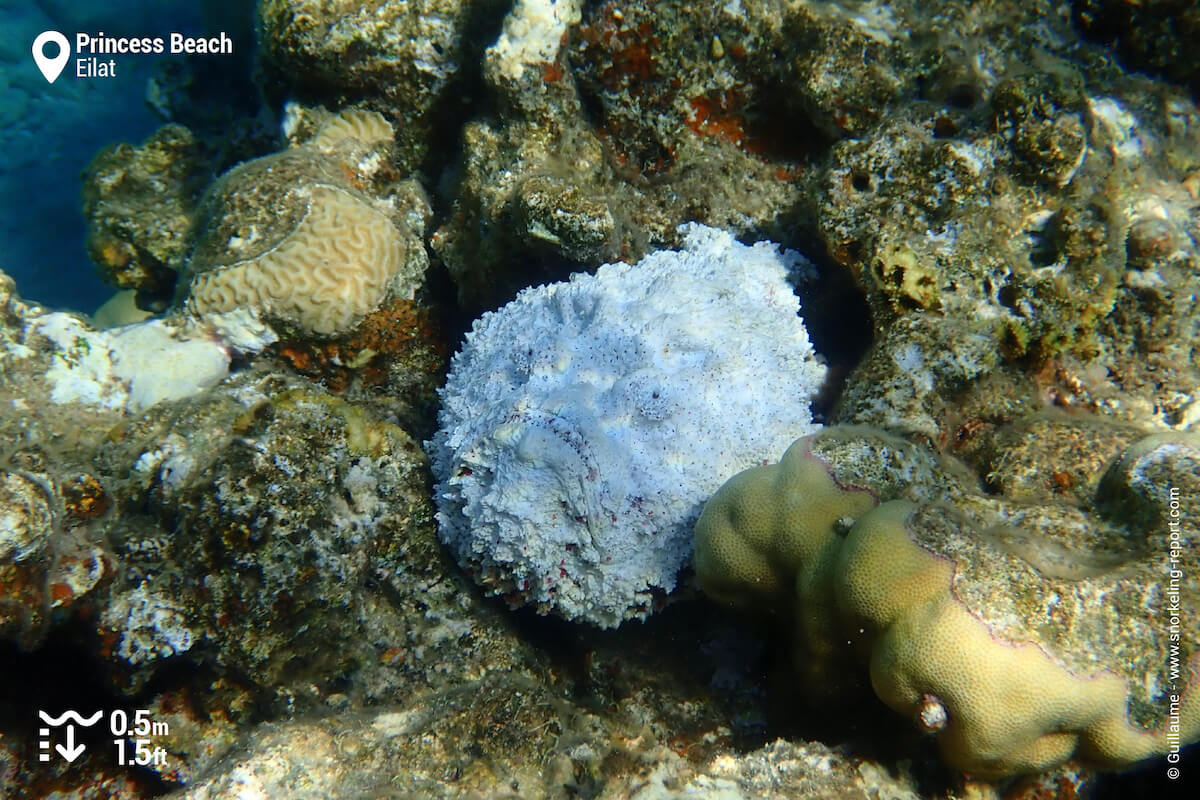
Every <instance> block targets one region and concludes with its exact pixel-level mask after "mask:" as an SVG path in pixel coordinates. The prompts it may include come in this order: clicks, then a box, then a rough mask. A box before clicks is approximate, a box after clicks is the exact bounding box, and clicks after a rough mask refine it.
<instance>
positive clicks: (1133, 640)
mask: <svg viewBox="0 0 1200 800" xmlns="http://www.w3.org/2000/svg"><path fill="white" fill-rule="evenodd" d="M1183 449H1187V450H1189V452H1188V453H1187V455H1186V457H1184V458H1179V457H1176V458H1175V459H1174V462H1173V463H1172V464H1168V465H1166V466H1164V467H1163V468H1161V469H1158V470H1154V469H1151V468H1150V467H1149V465H1148V464H1147V462H1156V463H1159V464H1162V463H1163V462H1164V461H1165V460H1167V459H1168V457H1169V456H1170V455H1173V454H1178V453H1179V452H1180V451H1181V450H1183ZM1164 450H1169V451H1170V452H1169V453H1164ZM1195 461H1196V448H1195V443H1194V437H1192V438H1185V437H1180V436H1178V435H1175V438H1174V440H1173V441H1168V442H1164V441H1163V437H1162V436H1161V435H1158V436H1154V437H1151V438H1150V439H1149V440H1148V442H1147V443H1136V444H1134V445H1132V446H1131V447H1130V448H1129V451H1128V452H1127V453H1126V454H1125V455H1124V456H1122V458H1120V459H1119V460H1118V461H1117V463H1116V464H1115V465H1114V467H1113V468H1112V470H1113V474H1112V475H1111V476H1110V479H1109V480H1110V482H1111V483H1113V484H1116V486H1115V487H1114V488H1113V489H1112V491H1121V490H1122V489H1123V491H1124V493H1125V494H1126V495H1129V494H1140V495H1141V496H1150V497H1153V496H1154V495H1155V494H1156V493H1161V491H1162V490H1165V489H1166V487H1167V486H1171V485H1174V481H1175V480H1177V477H1178V473H1181V472H1185V471H1186V470H1188V469H1190V468H1194V464H1195ZM961 477H964V476H960V475H957V474H956V473H955V472H954V471H953V470H952V469H951V465H949V464H939V463H937V461H936V460H935V458H934V457H933V456H932V455H931V454H929V453H928V451H927V450H925V449H923V448H920V447H917V446H916V445H912V444H908V443H907V442H903V441H901V440H898V439H894V438H893V437H890V436H887V435H885V434H882V433H879V432H876V431H872V430H871V429H866V428H858V427H831V428H826V429H825V430H823V431H821V432H819V433H817V434H815V435H813V436H811V437H808V438H805V439H801V440H799V441H797V442H796V443H795V444H793V445H792V446H791V447H790V448H789V449H788V451H787V453H785V454H784V456H783V459H782V460H781V461H780V462H779V463H778V464H773V465H770V466H760V467H755V468H753V469H750V470H748V471H746V472H743V473H741V474H740V475H738V476H736V477H734V478H733V479H731V480H730V481H729V482H728V483H726V484H725V486H723V487H722V488H721V489H720V490H719V491H718V492H717V493H716V494H715V495H714V496H713V498H712V499H711V500H710V501H709V502H708V504H707V505H706V506H705V508H704V512H703V513H702V515H701V517H700V520H699V522H698V523H697V525H696V572H697V575H698V577H699V579H700V582H701V584H702V586H703V588H704V589H705V590H706V591H707V592H708V593H709V594H710V595H712V596H713V597H714V598H716V599H718V600H720V601H722V602H724V603H726V604H729V605H733V606H742V607H750V608H757V609H760V610H762V609H775V610H779V611H781V612H783V613H784V614H786V615H788V616H789V617H790V618H791V619H792V620H793V623H794V630H795V632H796V636H797V658H798V660H799V663H800V664H801V665H802V669H803V670H804V671H805V672H807V673H808V674H809V677H810V678H812V677H814V676H815V677H818V678H823V679H821V680H817V681H815V682H814V683H813V684H812V685H814V686H815V687H818V688H816V690H815V692H814V693H817V692H828V691H829V690H830V689H831V688H834V687H835V686H836V685H837V684H836V682H833V681H830V680H827V678H830V677H835V676H837V675H838V674H839V672H840V671H842V670H844V669H848V668H849V667H848V666H847V665H849V664H852V663H853V661H855V660H858V661H860V662H862V663H865V664H866V665H868V667H869V675H870V685H871V686H872V687H873V689H874V691H875V693H876V694H877V695H878V696H879V698H880V699H881V700H882V701H883V702H884V703H885V704H887V705H888V706H890V707H891V708H892V709H893V710H895V711H897V712H899V713H901V714H904V715H907V716H909V717H910V718H912V719H913V721H914V723H915V724H916V725H917V726H918V728H919V729H920V730H922V731H923V732H925V733H928V734H930V735H932V736H935V737H936V738H937V742H938V745H939V747H940V750H941V752H942V755H943V757H944V758H945V760H946V761H947V762H948V763H949V764H951V765H953V766H954V767H956V768H958V769H962V770H964V771H967V772H969V773H971V774H972V775H975V776H979V777H984V778H988V777H991V778H998V777H1005V776H1010V775H1014V774H1022V773H1035V772H1040V771H1043V770H1046V769H1048V768H1051V767H1055V766H1057V765H1060V764H1062V763H1064V762H1065V761H1066V760H1067V759H1070V758H1078V759H1080V760H1082V761H1084V762H1088V763H1091V764H1094V765H1096V766H1098V767H1102V768H1110V769H1111V768H1121V767H1125V766H1128V765H1130V764H1132V763H1135V762H1138V761H1141V760H1143V759H1147V758H1152V757H1156V756H1158V757H1161V756H1163V755H1165V754H1167V753H1168V752H1177V751H1178V748H1179V747H1180V746H1181V745H1183V744H1187V743H1190V742H1194V741H1197V740H1198V739H1200V687H1198V685H1197V684H1198V681H1200V625H1197V622H1196V620H1194V619H1191V620H1189V619H1186V618H1184V616H1185V615H1181V614H1179V613H1178V611H1177V610H1174V611H1173V609H1178V608H1179V607H1180V606H1181V605H1183V606H1187V607H1190V606H1191V605H1192V604H1194V603H1195V602H1196V600H1197V598H1200V580H1198V579H1197V577H1196V576H1197V575H1198V574H1200V559H1198V558H1197V554H1196V553H1197V550H1196V542H1195V541H1193V539H1194V534H1192V533H1191V532H1189V531H1186V530H1181V529H1180V526H1179V525H1178V524H1176V525H1175V526H1174V527H1172V526H1171V525H1170V524H1169V522H1170V520H1171V519H1172V516H1171V515H1172V509H1174V513H1175V515H1176V518H1177V517H1178V513H1179V509H1180V507H1181V506H1182V507H1184V508H1185V509H1191V508H1195V507H1196V506H1195V504H1196V503H1197V502H1198V501H1200V497H1198V496H1197V493H1196V492H1195V482H1194V481H1192V482H1191V484H1190V487H1188V488H1189V490H1188V491H1184V492H1178V491H1177V493H1176V494H1175V495H1174V496H1173V497H1172V499H1171V500H1169V501H1166V502H1165V503H1162V502H1160V506H1162V508H1161V511H1162V512H1163V513H1161V514H1160V515H1158V517H1157V518H1154V517H1145V516H1142V517H1139V518H1138V520H1139V522H1140V524H1139V522H1135V523H1132V524H1129V525H1127V526H1120V525H1117V524H1114V523H1113V522H1111V521H1109V520H1108V519H1106V518H1105V517H1104V516H1102V515H1100V514H1099V513H1096V512H1094V511H1088V510H1085V509H1081V508H1079V507H1076V506H1066V505H1061V504H1045V505H1029V504H1027V503H1014V502H1011V501H1009V500H1007V499H1005V498H997V497H989V496H985V495H982V494H979V493H977V492H976V491H975V490H974V489H973V488H972V486H971V485H970V483H969V482H968V481H964V480H961ZM1146 483H1154V484H1157V486H1158V492H1156V491H1155V490H1151V489H1148V488H1147V487H1146V486H1145V484H1146Z"/></svg>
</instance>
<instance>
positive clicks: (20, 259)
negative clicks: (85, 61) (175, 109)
mask: <svg viewBox="0 0 1200 800" xmlns="http://www.w3.org/2000/svg"><path fill="white" fill-rule="evenodd" d="M252 6H253V0H240V2H237V1H235V2H216V1H215V0H213V1H212V2H209V3H208V4H205V3H180V2H171V1H170V0H140V1H132V0H111V1H108V2H106V1H105V0H91V2H80V1H79V0H39V2H32V1H31V0H24V1H20V0H18V1H17V2H13V1H12V0H0V31H2V32H3V33H2V35H0V209H3V212H4V213H3V214H0V269H3V270H4V271H5V272H8V273H9V274H10V275H12V276H13V277H14V278H15V279H16V281H17V289H18V291H19V292H20V294H21V295H22V297H24V298H26V299H30V300H36V301H38V302H40V303H43V304H46V305H49V306H53V307H64V308H72V309H76V310H80V311H87V312H90V311H92V310H93V309H95V307H96V306H98V305H99V304H100V303H102V302H103V301H104V300H105V299H106V298H107V297H108V296H109V295H110V294H111V293H112V292H113V291H114V290H113V289H112V288H111V287H108V286H106V285H105V284H103V283H102V282H101V281H100V280H99V278H98V277H97V276H96V270H95V267H94V266H93V265H92V263H91V261H90V260H89V259H88V256H87V253H86V251H85V250H84V233H85V231H84V223H83V214H82V201H81V196H80V192H81V181H80V175H81V173H82V171H83V170H84V168H85V167H86V166H87V164H88V162H89V161H91V159H92V157H93V156H94V155H95V154H96V152H97V151H98V150H100V149H101V148H102V147H104V146H105V145H108V144H111V143H113V142H120V141H124V142H133V143H137V142H141V141H142V140H144V139H145V138H146V137H147V136H148V135H149V134H150V133H151V132H153V131H154V129H155V128H157V127H158V126H159V125H161V124H163V120H162V119H160V118H159V117H157V116H156V115H155V114H154V113H153V112H152V111H151V110H150V109H149V108H148V107H147V106H146V104H145V101H144V97H145V94H146V82H147V79H148V78H150V77H151V76H152V75H153V73H154V70H155V67H156V64H158V62H160V61H161V60H163V59H164V58H178V57H172V56H170V55H163V56H156V55H113V56H103V57H102V58H103V59H104V60H107V59H108V58H113V59H115V60H116V62H117V74H116V76H115V77H113V78H108V79H105V78H77V77H75V74H74V63H73V61H72V62H69V63H68V65H67V67H66V69H64V71H63V73H62V75H61V76H60V77H59V78H58V80H56V81H55V83H54V84H53V85H50V84H48V83H47V82H46V80H45V79H44V78H43V77H42V75H41V73H40V72H38V70H37V69H36V67H35V66H34V63H33V57H32V50H31V48H32V45H33V40H34V38H35V37H36V36H37V35H38V34H39V33H41V32H42V31H44V30H57V31H60V32H62V33H63V34H65V35H66V36H67V38H68V39H69V40H71V42H72V44H74V40H75V33H76V32H86V33H90V34H92V35H96V34H98V33H99V32H101V31H103V32H104V33H105V34H106V35H108V36H138V37H141V36H152V37H153V36H161V37H163V38H164V39H167V38H168V37H169V34H170V33H171V32H173V31H178V32H180V33H183V34H185V35H216V33H217V32H219V31H220V30H222V28H223V27H224V26H225V25H227V24H228V21H229V14H230V13H231V11H232V12H235V13H238V14H239V15H241V16H246V15H247V9H249V8H250V7H252ZM225 29H228V28H225ZM234 41H235V48H242V47H244V48H246V50H247V51H248V50H249V48H251V47H252V44H253V43H252V41H250V36H249V35H248V34H247V33H246V32H245V30H244V29H243V30H241V31H239V35H237V36H236V37H235V40H234ZM52 50H53V48H50V51H52ZM191 57H192V58H200V57H201V56H191ZM219 57H221V56H210V58H219Z"/></svg>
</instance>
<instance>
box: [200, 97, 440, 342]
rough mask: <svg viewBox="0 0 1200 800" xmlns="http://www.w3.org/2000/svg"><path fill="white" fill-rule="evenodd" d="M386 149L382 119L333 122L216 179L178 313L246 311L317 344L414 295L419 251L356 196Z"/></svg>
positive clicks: (383, 204)
mask: <svg viewBox="0 0 1200 800" xmlns="http://www.w3.org/2000/svg"><path fill="white" fill-rule="evenodd" d="M390 139H391V127H390V126H389V125H388V123H387V121H386V120H385V119H384V118H383V117H382V116H381V115H379V114H377V113H374V112H364V111H348V112H343V113H342V114H339V115H336V116H334V117H332V118H331V119H330V120H328V121H327V122H326V123H325V124H324V125H322V126H321V127H320V128H319V129H318V130H317V131H316V133H315V135H314V136H313V138H312V140H311V141H309V142H308V143H306V144H305V145H302V146H299V147H294V148H292V149H290V150H287V151H284V152H282V153H276V154H274V155H270V156H265V157H263V158H259V159H255V160H254V161H251V162H248V163H246V164H242V165H240V166H238V167H236V168H235V169H233V170H231V171H230V172H229V173H227V174H226V175H225V176H223V177H222V178H221V179H220V181H218V182H217V184H216V185H215V186H214V187H213V189H212V190H211V191H210V192H209V195H208V197H207V198H206V200H205V203H204V208H203V211H202V215H203V218H202V223H201V229H202V233H201V235H200V237H199V239H198V241H197V243H196V246H195V249H194V250H193V253H192V257H191V260H190V262H189V265H188V269H187V272H186V276H185V281H184V284H183V287H184V289H183V291H184V295H185V301H186V305H187V307H188V309H189V310H191V311H193V312H195V313H199V314H203V313H207V312H222V311H230V310H233V309H234V308H240V307H245V308H252V309H255V310H256V311H258V312H259V314H260V315H261V316H262V317H264V318H265V319H267V320H268V321H270V322H272V323H273V324H275V325H277V326H279V327H281V328H282V329H284V330H286V331H287V332H289V333H293V334H299V335H302V336H304V335H308V336H318V337H319V336H332V335H337V334H340V333H344V332H346V331H347V330H349V329H351V328H352V327H353V326H354V325H356V324H357V323H358V322H359V321H361V320H362V318H363V317H364V316H366V315H367V314H369V313H370V312H371V311H374V310H375V309H376V308H378V307H379V305H380V304H381V303H382V302H383V301H384V300H385V299H387V298H388V297H390V296H406V297H412V295H413V292H414V291H415V289H416V287H417V285H418V284H419V282H420V280H421V277H422V274H423V271H424V266H425V263H426V262H425V258H424V254H423V252H422V250H421V247H420V243H419V241H418V240H417V239H416V237H415V236H413V235H412V234H411V233H410V232H408V231H405V230H402V229H401V228H400V227H398V226H397V224H396V222H395V220H394V219H393V217H392V215H391V214H390V213H389V212H390V211H391V210H392V209H391V206H390V204H389V203H388V202H387V201H381V200H377V199H375V198H373V197H371V196H370V195H368V194H367V193H365V192H364V191H363V190H362V189H361V188H360V184H362V183H363V180H362V179H361V177H362V176H361V174H362V173H364V172H368V173H369V172H370V171H372V170H375V169H378V167H379V165H380V164H381V163H384V160H385V156H384V155H381V153H384V154H385V153H386V146H387V143H388V142H389V141H390ZM367 177H369V175H368V176H367Z"/></svg>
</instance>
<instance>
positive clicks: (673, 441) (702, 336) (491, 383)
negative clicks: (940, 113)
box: [429, 225, 825, 627]
mask: <svg viewBox="0 0 1200 800" xmlns="http://www.w3.org/2000/svg"><path fill="white" fill-rule="evenodd" d="M799 263H800V262H799V260H798V257H797V256H795V255H794V254H790V253H786V252H785V253H780V252H779V251H778V249H777V248H776V247H775V246H774V245H772V244H770V243H759V244H757V245H754V246H753V247H746V246H744V245H741V244H738V243H737V242H735V241H734V239H733V237H732V236H731V235H729V234H727V233H723V232H720V231H716V230H713V229H711V228H706V227H703V226H699V225H696V226H689V227H688V229H687V230H686V231H685V249H684V250H682V251H678V252H676V251H662V252H659V253H655V254H652V255H651V256H648V257H647V258H645V259H644V260H643V261H641V262H640V263H638V264H636V265H632V266H631V265H627V264H611V265H608V266H605V267H602V268H601V269H600V270H599V271H598V272H597V274H596V275H595V276H584V275H577V276H575V277H574V278H573V279H572V280H571V281H570V282H568V283H559V284H552V285H548V286H542V287H539V288H536V289H529V290H526V291H525V292H523V293H522V294H521V295H519V296H518V298H517V299H516V300H514V301H513V302H512V303H510V304H509V305H507V306H505V307H504V308H503V309H501V310H500V311H498V312H495V313H489V314H485V315H484V316H483V317H482V318H481V319H480V320H479V321H478V322H477V323H476V324H475V327H474V330H473V331H472V332H471V333H470V334H469V335H468V337H467V340H466V343H465V344H464V345H463V349H462V351H461V352H460V353H459V354H458V355H457V356H456V357H455V358H454V360H453V364H452V366H451V371H450V377H449V379H448V380H447V383H446V386H445V388H444V390H443V392H442V400H443V404H444V405H443V410H442V413H441V416H440V424H441V429H440V431H439V432H438V434H437V435H436V436H435V437H434V439H433V440H432V441H431V442H430V443H429V448H430V452H431V453H432V456H433V466H434V472H435V474H436V476H437V478H438V481H439V483H438V486H437V490H436V491H437V495H436V496H437V503H438V508H439V513H438V523H439V529H440V531H441V537H442V540H443V541H444V542H445V543H446V545H447V546H448V547H449V548H450V550H451V551H453V553H454V555H455V556H456V557H457V558H458V560H459V562H460V563H461V564H463V565H464V566H465V567H466V568H468V569H469V570H471V571H472V572H473V573H474V575H475V577H476V579H477V580H478V581H480V582H481V583H482V584H483V585H484V586H487V587H488V588H489V589H490V590H491V591H493V592H496V593H502V594H505V595H506V596H507V597H509V598H510V599H512V600H519V601H523V602H527V603H534V604H536V605H537V606H538V608H539V609H540V610H543V611H553V612H555V613H557V614H559V615H561V616H563V617H565V618H567V619H583V620H587V621H589V622H592V623H595V624H597V625H601V626H605V627H609V626H615V625H617V624H619V623H620V622H621V621H622V620H624V619H629V618H632V617H645V616H646V615H647V614H648V613H650V612H651V610H652V608H653V601H654V598H655V595H656V594H662V593H666V592H670V591H671V589H673V588H674V586H675V579H676V573H677V572H678V570H679V568H680V566H682V564H683V562H684V561H685V560H686V559H687V557H688V555H689V554H690V551H691V546H690V538H691V537H690V534H689V530H690V526H691V524H692V522H693V521H694V520H695V517H696V515H697V514H698V513H699V508H700V504H701V503H702V502H703V501H704V499H705V498H706V497H707V496H708V494H709V493H710V492H712V491H713V490H714V489H715V488H716V487H717V486H718V485H720V483H721V481H722V480H724V479H725V478H727V477H728V476H729V475H731V474H733V473H734V472H736V471H737V470H739V469H743V468H745V467H747V466H749V465H751V464H755V463H758V462H759V460H760V459H762V458H763V457H764V456H765V455H766V454H767V453H769V452H770V451H771V448H772V447H774V446H776V445H777V444H779V443H782V442H785V441H787V440H789V439H790V438H791V437H792V436H794V434H795V433H796V432H801V433H803V432H807V431H811V430H812V429H813V427H814V426H813V423H812V416H811V412H810V408H809V404H810V402H811V401H812V398H813V396H814V395H815V394H816V392H817V391H818V389H819V388H820V385H821V382H822V380H823V378H824V375H825V368H824V366H823V365H822V364H821V363H820V362H819V361H818V360H817V358H816V356H815V354H814V352H813V349H812V346H811V345H810V344H809V341H808V335H807V333H806V331H805V329H804V325H803V324H802V322H801V321H800V319H799V318H798V317H797V311H798V309H799V303H798V301H797V298H796V296H795V294H794V293H793V291H792V288H791V286H789V284H788V283H787V281H786V280H785V275H786V273H787V270H788V269H789V268H792V267H796V266H798V265H799Z"/></svg>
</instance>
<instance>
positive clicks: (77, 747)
mask: <svg viewBox="0 0 1200 800" xmlns="http://www.w3.org/2000/svg"><path fill="white" fill-rule="evenodd" d="M54 749H55V750H57V751H58V754H59V755H60V756H62V757H63V758H65V759H66V760H67V761H68V762H71V761H74V760H75V759H77V758H79V754H80V753H82V752H83V751H84V750H86V749H87V746H86V745H82V744H75V726H74V725H68V726H67V746H66V747H63V746H62V745H61V744H56V745H54Z"/></svg>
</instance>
